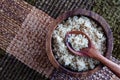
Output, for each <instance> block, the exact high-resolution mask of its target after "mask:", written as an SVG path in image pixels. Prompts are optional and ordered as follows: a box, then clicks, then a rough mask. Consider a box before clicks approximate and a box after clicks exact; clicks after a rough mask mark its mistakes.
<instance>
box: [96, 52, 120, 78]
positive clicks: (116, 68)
mask: <svg viewBox="0 0 120 80" xmlns="http://www.w3.org/2000/svg"><path fill="white" fill-rule="evenodd" d="M96 54H99V53H96ZM95 58H96V59H97V60H99V61H100V62H102V63H103V64H104V65H106V66H107V67H108V68H109V69H110V70H111V71H112V72H113V73H114V74H115V75H116V76H118V77H119V78H120V65H118V64H116V63H114V62H112V61H110V60H109V59H107V58H105V57H104V56H102V55H101V54H99V55H98V56H96V57H95Z"/></svg>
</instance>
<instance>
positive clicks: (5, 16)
mask: <svg viewBox="0 0 120 80" xmlns="http://www.w3.org/2000/svg"><path fill="white" fill-rule="evenodd" d="M38 5H39V6H38ZM92 5H93V1H92V0H89V1H88V0H76V1H74V0H71V1H69V0H64V1H63V0H59V1H58V0H46V1H40V0H38V1H37V3H36V6H38V8H39V9H41V10H43V11H44V12H46V13H47V14H49V15H50V16H51V17H53V18H56V17H57V16H58V15H60V14H61V13H62V12H65V11H66V10H72V9H75V8H84V9H91V7H92ZM0 8H1V10H0V11H1V12H0V14H2V15H0V19H1V20H2V21H1V22H2V26H1V27H2V28H0V31H1V32H0V40H1V42H0V48H2V49H4V50H7V52H9V53H10V54H12V55H14V56H15V57H16V58H17V59H19V60H20V61H22V62H23V63H24V64H26V65H27V66H29V67H30V68H32V69H34V70H36V71H38V72H39V73H42V75H45V76H46V77H49V78H51V79H52V80H68V79H69V80H75V79H76V80H78V79H80V80H81V79H87V80H91V79H94V80H100V79H102V80H109V79H113V80H114V79H115V80H119V79H118V78H117V77H116V76H115V75H114V74H113V73H111V72H110V71H109V70H108V69H107V68H106V67H105V68H103V69H102V70H101V71H99V72H97V73H95V74H93V75H92V76H89V77H84V76H82V77H79V78H74V77H72V76H69V75H67V74H64V73H62V72H59V71H57V70H56V69H54V68H53V66H52V65H51V64H50V62H49V60H48V58H47V55H46V51H45V38H46V33H47V31H48V30H47V27H49V24H50V23H52V22H53V21H54V19H53V18H51V17H50V16H48V15H47V14H46V13H44V12H42V11H39V10H37V9H36V8H35V7H32V6H31V5H29V4H27V3H25V2H24V1H21V0H2V1H0ZM16 16H17V17H16ZM4 23H7V25H6V24H4ZM7 26H10V27H9V28H8V27H7ZM6 32H7V33H6ZM5 33H6V34H5ZM10 57H12V56H8V55H7V58H5V59H4V60H3V61H2V62H1V64H3V63H4V61H5V60H8V63H9V65H8V64H4V65H0V66H1V67H2V68H3V69H2V70H0V71H1V72H0V73H1V74H2V75H1V76H0V78H1V79H3V78H2V76H7V78H8V80H10V79H11V80H16V79H17V78H18V77H20V75H21V74H22V73H23V74H24V72H22V71H20V73H21V74H20V73H18V74H17V76H15V75H14V76H13V75H12V74H15V73H11V74H9V72H13V71H12V70H16V69H15V68H16V67H15V66H12V65H10V64H12V63H13V64H21V66H24V67H19V68H17V69H20V70H25V73H26V74H28V75H32V74H33V73H34V71H33V70H32V71H31V70H30V69H29V68H28V67H27V66H25V65H23V64H22V63H21V62H18V60H16V59H15V57H13V58H10ZM9 60H10V61H9ZM114 60H115V59H113V61H114ZM15 62H16V63H15ZM115 62H118V61H117V60H115ZM27 69H29V70H27ZM6 70H8V71H6ZM29 71H31V72H33V73H30V72H29ZM52 72H53V74H52V75H51V73H52ZM103 72H104V74H103ZM37 74H38V73H36V74H35V75H37ZM28 75H22V78H21V79H23V80H30V76H28ZM35 75H32V77H34V76H35ZM11 76H12V77H11ZM106 76H107V77H106ZM7 78H5V79H7ZM5 79H3V80H5ZM31 80H32V78H31ZM35 80H37V78H36V79H35Z"/></svg>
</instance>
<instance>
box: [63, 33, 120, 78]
mask: <svg viewBox="0 0 120 80" xmlns="http://www.w3.org/2000/svg"><path fill="white" fill-rule="evenodd" d="M70 34H76V35H78V34H82V35H85V37H86V38H87V39H88V42H89V43H88V47H87V48H83V49H81V50H80V51H75V50H74V49H73V48H72V46H71V44H70V43H69V42H68V37H69V35H70ZM65 43H66V46H67V47H68V49H69V50H70V51H71V52H72V53H74V54H76V55H79V56H88V57H91V58H94V59H96V60H98V61H100V62H101V63H103V64H104V65H105V66H107V67H108V68H109V69H110V70H111V71H112V72H113V73H114V74H116V76H118V77H119V78H120V65H118V64H116V63H114V62H112V61H110V60H109V59H107V58H105V57H104V56H103V55H101V54H100V52H99V51H98V50H97V49H96V47H95V45H94V44H93V43H92V41H91V40H90V38H89V37H88V36H87V35H86V34H85V33H83V32H81V31H70V32H68V33H67V34H66V36H65Z"/></svg>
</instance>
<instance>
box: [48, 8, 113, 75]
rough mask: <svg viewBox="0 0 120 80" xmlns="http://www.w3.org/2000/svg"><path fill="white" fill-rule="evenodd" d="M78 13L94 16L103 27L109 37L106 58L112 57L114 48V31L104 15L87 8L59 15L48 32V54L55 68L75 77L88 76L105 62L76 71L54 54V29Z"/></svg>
mask: <svg viewBox="0 0 120 80" xmlns="http://www.w3.org/2000/svg"><path fill="white" fill-rule="evenodd" d="M78 15H82V16H87V17H89V18H92V19H93V20H94V21H96V22H97V23H99V24H100V25H101V27H102V28H103V30H104V33H105V35H106V37H107V41H106V47H107V50H106V53H105V57H106V58H108V59H110V56H111V55H112V50H113V35H112V31H111V29H110V26H109V24H108V23H107V22H106V21H105V19H104V18H103V17H101V16H100V15H98V14H97V13H95V12H93V11H89V10H85V9H74V10H72V11H67V12H65V13H63V14H62V15H60V16H58V17H57V19H56V22H53V23H52V24H51V25H50V27H49V31H48V33H47V38H46V52H47V56H48V58H49V60H50V62H51V63H52V65H53V66H54V67H55V68H57V69H59V70H60V71H62V72H64V73H66V74H70V75H72V76H75V77H78V76H82V75H84V76H88V75H90V74H92V73H94V72H96V71H98V70H100V69H101V68H102V67H103V64H99V65H98V66H97V67H96V68H94V69H92V70H89V71H84V72H74V71H71V70H69V69H66V68H65V67H63V66H62V65H61V64H60V63H59V62H58V61H57V60H56V58H55V57H54V54H53V52H52V47H51V40H52V33H53V31H54V30H55V28H56V27H57V25H58V24H59V23H61V22H62V21H63V20H66V19H67V18H68V17H71V16H78Z"/></svg>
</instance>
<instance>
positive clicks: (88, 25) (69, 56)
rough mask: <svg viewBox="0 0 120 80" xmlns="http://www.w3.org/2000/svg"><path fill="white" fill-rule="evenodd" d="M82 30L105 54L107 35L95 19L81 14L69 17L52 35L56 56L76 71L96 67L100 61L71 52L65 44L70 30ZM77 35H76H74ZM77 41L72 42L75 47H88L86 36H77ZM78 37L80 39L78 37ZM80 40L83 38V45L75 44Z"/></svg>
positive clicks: (63, 63)
mask: <svg viewBox="0 0 120 80" xmlns="http://www.w3.org/2000/svg"><path fill="white" fill-rule="evenodd" d="M73 30H74V31H75V30H77V31H82V32H84V33H86V35H88V36H89V37H90V39H91V40H92V42H93V44H94V45H95V46H96V48H97V49H98V50H99V51H100V53H101V54H102V55H103V54H104V53H105V51H106V44H105V43H106V37H105V35H104V32H103V30H102V28H101V27H100V26H98V25H97V24H96V23H95V22H94V21H93V20H91V19H89V18H87V17H84V16H81V17H78V16H74V17H69V18H68V19H67V20H66V21H63V22H62V23H61V24H59V25H58V27H57V28H56V29H55V30H54V32H53V36H52V38H53V39H52V47H53V53H54V55H55V58H56V59H57V60H58V62H59V63H60V64H61V65H63V66H65V67H67V68H70V69H72V70H74V71H86V70H90V69H94V68H95V66H96V65H98V64H99V61H97V60H94V59H92V58H89V57H82V56H77V55H74V54H73V53H71V52H70V51H69V50H68V49H67V46H66V45H65V42H64V40H65V35H66V33H67V32H69V31H73ZM74 37H75V36H74ZM75 38H76V39H75V40H76V41H75V43H72V41H71V44H72V45H73V46H74V49H76V50H79V49H81V48H84V47H87V46H88V45H87V44H88V42H87V40H86V39H84V37H75ZM77 38H78V39H77ZM79 40H82V45H81V46H78V45H75V44H76V43H79Z"/></svg>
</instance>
